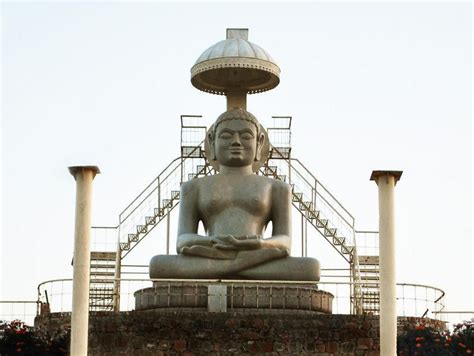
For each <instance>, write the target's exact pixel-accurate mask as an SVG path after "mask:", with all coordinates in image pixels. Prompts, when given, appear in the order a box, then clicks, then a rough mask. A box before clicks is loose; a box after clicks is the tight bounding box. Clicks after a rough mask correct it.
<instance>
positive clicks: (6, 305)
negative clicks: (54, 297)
mask: <svg viewBox="0 0 474 356" xmlns="http://www.w3.org/2000/svg"><path fill="white" fill-rule="evenodd" d="M40 306H41V302H40V301H39V300H0V321H2V320H4V321H12V320H21V321H24V322H25V323H26V325H28V326H33V324H34V320H35V316H36V315H38V314H39V313H40Z"/></svg>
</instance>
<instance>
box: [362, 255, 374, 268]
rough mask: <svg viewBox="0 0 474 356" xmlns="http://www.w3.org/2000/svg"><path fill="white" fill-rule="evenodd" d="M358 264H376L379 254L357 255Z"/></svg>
mask: <svg viewBox="0 0 474 356" xmlns="http://www.w3.org/2000/svg"><path fill="white" fill-rule="evenodd" d="M359 265H360V266H378V265H379V256H359Z"/></svg>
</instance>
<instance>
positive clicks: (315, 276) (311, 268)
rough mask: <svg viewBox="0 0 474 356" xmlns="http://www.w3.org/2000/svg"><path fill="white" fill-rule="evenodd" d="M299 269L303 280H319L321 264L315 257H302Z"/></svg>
mask: <svg viewBox="0 0 474 356" xmlns="http://www.w3.org/2000/svg"><path fill="white" fill-rule="evenodd" d="M299 269H300V272H301V273H302V277H305V278H304V279H305V280H308V281H319V279H320V278H321V265H320V264H319V261H318V260H317V259H316V258H312V257H302V258H301V265H300V268H299Z"/></svg>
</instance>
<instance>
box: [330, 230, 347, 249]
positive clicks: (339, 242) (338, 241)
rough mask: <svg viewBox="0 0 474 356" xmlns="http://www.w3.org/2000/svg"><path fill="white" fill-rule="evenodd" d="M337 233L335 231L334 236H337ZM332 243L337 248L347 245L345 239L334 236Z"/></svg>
mask: <svg viewBox="0 0 474 356" xmlns="http://www.w3.org/2000/svg"><path fill="white" fill-rule="evenodd" d="M334 230H336V229H334ZM335 233H336V232H335V231H334V235H335ZM332 242H333V244H334V245H336V246H339V245H344V244H345V243H346V238H345V237H339V236H334V238H333V239H332Z"/></svg>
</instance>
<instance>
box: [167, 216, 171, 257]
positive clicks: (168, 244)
mask: <svg viewBox="0 0 474 356" xmlns="http://www.w3.org/2000/svg"><path fill="white" fill-rule="evenodd" d="M170 215H171V210H170V209H168V214H167V215H166V254H167V255H169V254H170Z"/></svg>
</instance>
